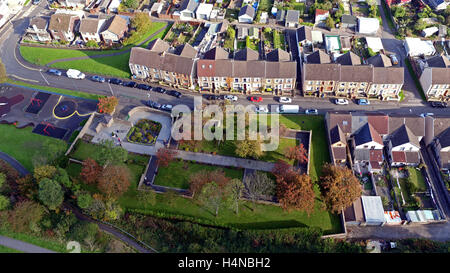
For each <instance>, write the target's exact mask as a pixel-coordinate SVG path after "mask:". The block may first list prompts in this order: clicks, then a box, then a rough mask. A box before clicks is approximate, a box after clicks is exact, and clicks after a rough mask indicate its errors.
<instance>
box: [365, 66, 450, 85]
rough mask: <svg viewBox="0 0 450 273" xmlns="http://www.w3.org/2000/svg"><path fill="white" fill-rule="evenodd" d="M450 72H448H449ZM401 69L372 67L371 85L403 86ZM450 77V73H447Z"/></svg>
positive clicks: (402, 71)
mask: <svg viewBox="0 0 450 273" xmlns="http://www.w3.org/2000/svg"><path fill="white" fill-rule="evenodd" d="M449 72H450V71H449ZM404 73H405V71H404V68H403V67H374V68H373V83H375V84H403V83H404ZM449 76H450V73H449Z"/></svg>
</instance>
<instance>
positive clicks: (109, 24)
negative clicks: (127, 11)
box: [105, 15, 128, 36]
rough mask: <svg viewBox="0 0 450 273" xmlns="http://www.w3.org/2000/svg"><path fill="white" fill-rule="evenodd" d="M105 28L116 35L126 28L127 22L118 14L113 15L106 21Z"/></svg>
mask: <svg viewBox="0 0 450 273" xmlns="http://www.w3.org/2000/svg"><path fill="white" fill-rule="evenodd" d="M105 25H106V30H107V31H109V32H111V33H114V34H116V35H118V36H119V35H121V34H122V33H123V32H126V31H127V30H128V22H127V20H125V19H124V18H122V17H121V16H119V15H115V16H113V17H111V18H110V19H109V20H107V21H106V24H105Z"/></svg>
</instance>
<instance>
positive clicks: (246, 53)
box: [234, 48, 259, 61]
mask: <svg viewBox="0 0 450 273" xmlns="http://www.w3.org/2000/svg"><path fill="white" fill-rule="evenodd" d="M234 59H235V60H239V61H254V60H258V59H259V53H258V52H256V51H255V50H253V49H250V48H244V49H241V50H239V51H238V52H236V53H235V54H234Z"/></svg>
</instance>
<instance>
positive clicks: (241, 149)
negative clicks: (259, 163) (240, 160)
mask: <svg viewBox="0 0 450 273" xmlns="http://www.w3.org/2000/svg"><path fill="white" fill-rule="evenodd" d="M261 145H262V141H261V138H260V137H259V136H258V138H257V139H256V140H249V139H245V140H240V141H238V142H237V144H236V150H235V153H236V155H238V156H240V157H253V158H259V157H261V156H262V155H263V154H264V152H263V151H262V150H261Z"/></svg>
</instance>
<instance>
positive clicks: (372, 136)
mask: <svg viewBox="0 0 450 273" xmlns="http://www.w3.org/2000/svg"><path fill="white" fill-rule="evenodd" d="M354 138H355V144H356V146H359V145H361V144H364V143H368V142H371V141H374V142H376V143H378V144H383V140H382V139H381V136H380V134H378V132H377V131H376V130H375V129H374V128H373V127H372V125H370V123H366V124H365V125H364V126H363V127H361V129H360V130H359V131H358V132H356V134H355V135H354Z"/></svg>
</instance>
